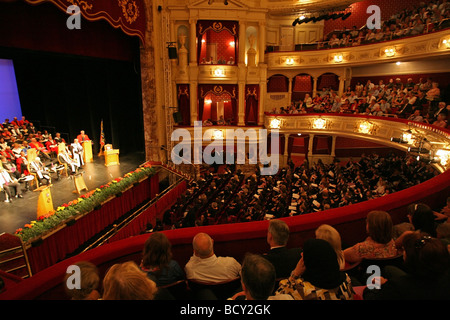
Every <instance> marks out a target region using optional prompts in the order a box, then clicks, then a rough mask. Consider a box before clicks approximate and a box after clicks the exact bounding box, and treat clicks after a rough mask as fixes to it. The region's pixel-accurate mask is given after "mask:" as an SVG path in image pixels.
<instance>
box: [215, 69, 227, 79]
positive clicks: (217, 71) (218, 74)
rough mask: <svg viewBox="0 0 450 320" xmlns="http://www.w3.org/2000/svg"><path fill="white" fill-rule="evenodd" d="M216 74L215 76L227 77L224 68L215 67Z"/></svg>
mask: <svg viewBox="0 0 450 320" xmlns="http://www.w3.org/2000/svg"><path fill="white" fill-rule="evenodd" d="M214 76H215V77H225V70H224V69H223V68H216V69H214Z"/></svg>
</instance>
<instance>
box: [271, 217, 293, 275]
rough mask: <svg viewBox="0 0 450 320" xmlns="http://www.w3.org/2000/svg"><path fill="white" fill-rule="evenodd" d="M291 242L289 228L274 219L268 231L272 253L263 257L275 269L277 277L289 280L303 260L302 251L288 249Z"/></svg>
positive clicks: (284, 223) (282, 222)
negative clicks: (292, 272)
mask: <svg viewBox="0 0 450 320" xmlns="http://www.w3.org/2000/svg"><path fill="white" fill-rule="evenodd" d="M288 240H289V226H288V225H287V223H286V222H284V221H282V220H279V219H272V220H270V222H269V228H268V230H267V243H268V244H269V246H270V251H269V252H268V253H266V254H264V255H263V257H264V258H266V259H267V260H269V261H270V262H271V263H272V264H273V266H274V267H275V273H276V277H277V279H278V278H287V277H289V275H290V274H291V271H292V270H293V269H294V268H295V266H296V265H297V263H298V261H299V260H300V259H301V249H299V248H290V249H288V248H286V245H287V242H288Z"/></svg>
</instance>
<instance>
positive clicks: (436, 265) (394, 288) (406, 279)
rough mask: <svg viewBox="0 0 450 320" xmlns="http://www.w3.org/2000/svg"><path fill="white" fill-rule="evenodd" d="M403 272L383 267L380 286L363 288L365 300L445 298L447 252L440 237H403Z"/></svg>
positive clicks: (449, 282) (449, 285)
mask: <svg viewBox="0 0 450 320" xmlns="http://www.w3.org/2000/svg"><path fill="white" fill-rule="evenodd" d="M403 244H404V249H405V253H404V265H405V268H406V271H404V270H401V269H399V268H396V267H394V266H387V267H386V268H385V270H386V273H388V275H387V276H386V278H384V277H381V279H380V284H381V288H380V289H376V288H374V289H369V288H366V289H365V290H364V293H363V297H364V299H365V300H448V293H449V292H450V273H449V272H450V254H449V251H448V250H447V248H446V247H445V245H444V244H443V243H442V241H440V240H439V239H436V238H434V237H431V236H429V235H428V234H426V233H421V232H414V233H410V234H408V235H407V236H405V238H404V242H403Z"/></svg>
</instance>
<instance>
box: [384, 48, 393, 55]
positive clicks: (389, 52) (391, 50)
mask: <svg viewBox="0 0 450 320" xmlns="http://www.w3.org/2000/svg"><path fill="white" fill-rule="evenodd" d="M395 52H396V51H395V48H394V47H389V48H386V49H384V54H385V55H386V57H393V56H395Z"/></svg>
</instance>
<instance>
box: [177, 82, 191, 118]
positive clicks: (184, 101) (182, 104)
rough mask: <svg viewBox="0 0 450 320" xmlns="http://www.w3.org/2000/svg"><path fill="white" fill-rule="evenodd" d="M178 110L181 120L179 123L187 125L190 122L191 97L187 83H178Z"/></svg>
mask: <svg viewBox="0 0 450 320" xmlns="http://www.w3.org/2000/svg"><path fill="white" fill-rule="evenodd" d="M178 112H180V113H181V118H182V121H181V122H180V123H179V124H182V125H185V126H188V125H190V124H191V99H190V95H189V85H188V84H179V85H178Z"/></svg>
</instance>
